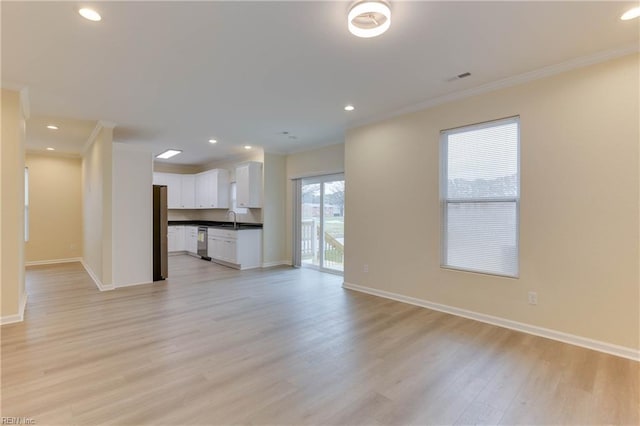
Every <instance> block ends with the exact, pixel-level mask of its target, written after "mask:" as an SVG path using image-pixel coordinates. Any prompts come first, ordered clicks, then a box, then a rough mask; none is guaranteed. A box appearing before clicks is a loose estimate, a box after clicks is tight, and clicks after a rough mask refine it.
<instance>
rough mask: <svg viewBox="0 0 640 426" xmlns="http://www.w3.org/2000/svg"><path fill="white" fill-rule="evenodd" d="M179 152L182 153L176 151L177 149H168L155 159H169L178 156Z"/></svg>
mask: <svg viewBox="0 0 640 426" xmlns="http://www.w3.org/2000/svg"><path fill="white" fill-rule="evenodd" d="M181 152H182V151H180V150H177V149H168V150H166V151H165V152H163V153H162V154H158V155H156V158H162V159H163V160H166V159H167V158H171V157H173V156H174V155H178V154H180V153H181Z"/></svg>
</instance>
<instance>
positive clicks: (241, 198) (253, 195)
mask: <svg viewBox="0 0 640 426" xmlns="http://www.w3.org/2000/svg"><path fill="white" fill-rule="evenodd" d="M236 203H237V205H238V207H245V208H259V207H262V163H260V162H257V161H249V162H246V163H242V164H239V165H237V166H236Z"/></svg>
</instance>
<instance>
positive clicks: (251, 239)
mask: <svg viewBox="0 0 640 426" xmlns="http://www.w3.org/2000/svg"><path fill="white" fill-rule="evenodd" d="M207 238H208V255H209V257H210V258H211V260H213V261H214V262H218V263H222V264H224V265H227V266H231V267H234V268H237V269H251V268H259V267H260V266H261V262H262V229H241V230H238V231H232V230H227V229H219V228H209V231H208V237H207Z"/></svg>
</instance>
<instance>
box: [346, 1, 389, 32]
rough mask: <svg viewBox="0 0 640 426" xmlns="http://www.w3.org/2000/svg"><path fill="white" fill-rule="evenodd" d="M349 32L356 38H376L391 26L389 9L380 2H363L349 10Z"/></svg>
mask: <svg viewBox="0 0 640 426" xmlns="http://www.w3.org/2000/svg"><path fill="white" fill-rule="evenodd" d="M347 22H348V26H349V31H351V34H353V35H355V36H357V37H363V38H369V37H376V36H379V35H380V34H382V33H384V32H385V31H387V30H388V29H389V27H390V26H391V9H389V6H388V5H387V4H386V3H383V2H382V1H363V2H360V3H356V4H355V5H353V6H352V7H351V9H350V10H349V15H348V18H347Z"/></svg>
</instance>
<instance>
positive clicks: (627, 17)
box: [620, 7, 640, 21]
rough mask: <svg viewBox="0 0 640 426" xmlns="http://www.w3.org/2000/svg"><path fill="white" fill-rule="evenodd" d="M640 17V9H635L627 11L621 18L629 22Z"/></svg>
mask: <svg viewBox="0 0 640 426" xmlns="http://www.w3.org/2000/svg"><path fill="white" fill-rule="evenodd" d="M638 16H640V7H634V8H633V9H629V10H627V11H626V12H625V13H624V14H623V15H622V16H621V17H620V19H622V20H623V21H628V20H630V19H633V18H637V17H638Z"/></svg>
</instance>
